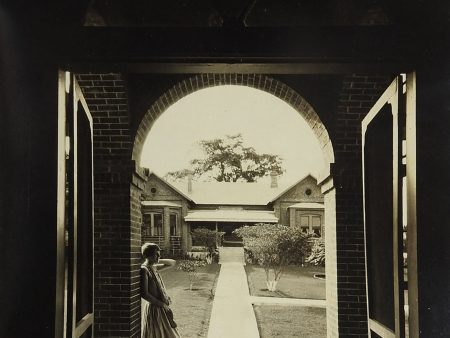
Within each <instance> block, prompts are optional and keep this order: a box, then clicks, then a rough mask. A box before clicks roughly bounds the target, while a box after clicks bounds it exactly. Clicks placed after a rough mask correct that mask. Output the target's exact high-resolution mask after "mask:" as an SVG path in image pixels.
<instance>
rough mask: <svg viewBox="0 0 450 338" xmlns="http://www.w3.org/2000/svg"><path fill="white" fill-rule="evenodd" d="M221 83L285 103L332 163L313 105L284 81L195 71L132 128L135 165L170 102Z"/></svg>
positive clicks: (157, 101)
mask: <svg viewBox="0 0 450 338" xmlns="http://www.w3.org/2000/svg"><path fill="white" fill-rule="evenodd" d="M221 85H238V86H247V87H252V88H255V89H260V90H262V91H265V92H267V93H269V94H272V95H274V96H276V97H278V98H279V99H281V100H283V101H284V102H286V103H287V104H289V105H290V106H291V107H293V108H294V109H295V110H296V111H297V112H298V113H299V114H300V115H301V116H302V117H303V118H304V119H305V121H306V123H308V125H309V126H310V127H311V129H312V130H313V132H314V134H315V135H316V137H317V139H318V142H319V144H320V147H321V149H322V153H323V156H324V160H325V164H326V165H329V164H330V163H334V152H333V147H332V144H331V140H330V137H329V135H328V132H327V130H326V128H325V126H324V124H323V123H322V121H321V120H320V118H319V116H318V114H317V113H316V111H315V110H314V108H313V107H312V106H311V105H310V104H309V103H308V102H307V101H306V100H305V99H304V98H303V97H302V96H300V95H299V94H298V93H297V92H296V91H294V90H293V89H292V88H290V87H289V86H287V85H286V84H284V83H282V82H280V81H278V80H276V79H274V78H271V77H268V76H265V75H259V74H198V75H195V76H193V77H190V78H187V79H186V80H184V81H181V82H179V83H178V84H176V85H175V86H173V87H172V88H170V89H169V90H168V91H166V92H165V93H164V94H163V95H161V96H160V97H159V98H158V99H157V100H156V101H155V102H154V103H153V105H152V106H151V107H150V108H149V109H148V110H147V112H146V114H145V115H144V118H143V119H142V121H141V123H140V125H139V127H138V129H137V132H136V137H135V140H134V146H133V153H132V159H133V160H134V161H135V162H136V163H137V164H138V165H139V164H140V160H141V154H142V149H143V146H144V142H145V139H146V138H147V135H148V133H149V132H150V130H151V128H152V126H153V123H154V122H155V121H156V120H157V119H158V117H159V116H160V115H161V114H162V113H163V112H164V111H165V110H167V109H168V108H169V107H170V106H171V105H172V104H174V103H175V102H177V101H178V100H180V99H182V98H183V97H185V96H187V95H189V94H192V93H194V92H196V91H198V90H201V89H205V88H209V87H215V86H221Z"/></svg>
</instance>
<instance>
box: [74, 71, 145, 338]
mask: <svg viewBox="0 0 450 338" xmlns="http://www.w3.org/2000/svg"><path fill="white" fill-rule="evenodd" d="M77 78H78V81H79V84H80V87H81V88H82V91H83V93H84V96H85V99H86V102H87V104H88V106H89V110H90V112H91V114H92V116H93V122H94V198H95V210H94V213H95V226H94V272H95V289H94V309H95V335H96V336H97V337H112V336H115V337H139V336H140V332H139V331H140V296H139V263H140V254H139V247H140V217H141V216H140V209H139V208H140V203H139V199H140V190H142V187H143V185H142V184H141V181H142V178H140V177H139V176H137V175H135V176H132V175H133V172H134V171H135V165H134V162H133V161H131V152H132V141H131V137H130V132H129V129H130V127H129V114H128V100H127V95H126V89H125V84H124V81H123V79H122V76H121V75H120V74H80V75H78V76H77ZM132 183H133V184H132ZM130 186H131V189H130ZM130 220H131V224H130Z"/></svg>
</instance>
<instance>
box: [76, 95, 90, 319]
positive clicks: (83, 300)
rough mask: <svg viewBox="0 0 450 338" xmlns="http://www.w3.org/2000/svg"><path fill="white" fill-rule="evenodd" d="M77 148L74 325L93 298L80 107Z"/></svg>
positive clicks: (85, 136)
mask: <svg viewBox="0 0 450 338" xmlns="http://www.w3.org/2000/svg"><path fill="white" fill-rule="evenodd" d="M77 148H78V151H77V158H78V168H77V175H78V180H77V181H78V182H77V184H78V195H77V213H78V222H77V234H76V235H77V247H76V257H77V269H76V271H77V278H76V280H77V286H76V295H77V303H76V322H78V321H80V320H81V319H82V318H83V317H84V316H86V315H87V314H88V313H92V297H93V290H92V289H93V238H92V231H93V224H92V223H93V217H92V212H93V210H92V143H91V129H90V123H89V120H88V118H87V116H86V114H85V112H84V110H83V108H82V106H81V104H80V105H79V107H78V144H77Z"/></svg>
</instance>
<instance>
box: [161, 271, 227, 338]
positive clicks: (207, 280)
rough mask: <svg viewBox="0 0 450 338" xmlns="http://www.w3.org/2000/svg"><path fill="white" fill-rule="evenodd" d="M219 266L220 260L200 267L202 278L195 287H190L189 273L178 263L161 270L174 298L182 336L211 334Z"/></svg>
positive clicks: (172, 306)
mask: <svg viewBox="0 0 450 338" xmlns="http://www.w3.org/2000/svg"><path fill="white" fill-rule="evenodd" d="M219 270H220V267H219V265H218V264H211V265H206V266H205V267H202V268H200V269H199V271H200V273H199V278H198V280H197V282H196V283H195V284H194V286H193V290H192V291H189V279H188V275H187V273H185V272H183V271H179V270H177V269H176V267H173V268H168V269H164V270H162V271H161V272H160V273H161V276H162V278H163V280H164V284H165V286H166V289H167V293H168V294H169V296H170V298H172V305H171V308H172V310H173V312H174V317H175V321H176V322H177V323H178V332H179V333H180V335H181V336H182V337H206V335H207V334H208V326H209V318H210V316H211V309H212V301H213V297H214V296H213V295H214V291H215V286H216V282H217V276H218V275H219Z"/></svg>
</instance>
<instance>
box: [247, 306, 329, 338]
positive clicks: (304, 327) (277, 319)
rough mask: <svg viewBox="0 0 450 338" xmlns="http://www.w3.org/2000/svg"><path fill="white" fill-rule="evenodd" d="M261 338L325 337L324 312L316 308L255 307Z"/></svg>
mask: <svg viewBox="0 0 450 338" xmlns="http://www.w3.org/2000/svg"><path fill="white" fill-rule="evenodd" d="M253 308H254V310H255V315H256V320H257V322H258V330H259V334H260V337H261V338H269V337H308V338H322V337H326V333H327V324H326V310H325V309H323V308H316V307H303V306H286V305H255V306H254V307H253Z"/></svg>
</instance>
